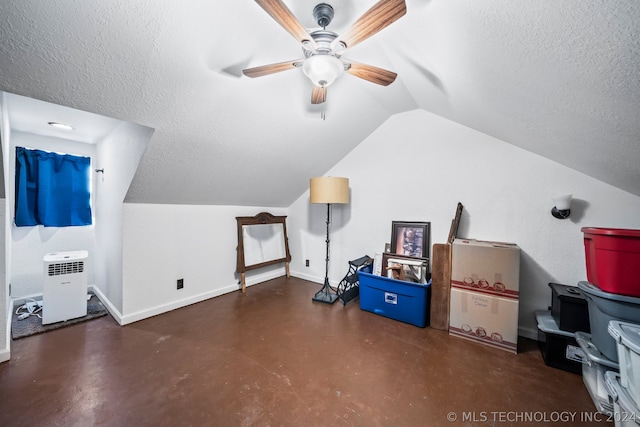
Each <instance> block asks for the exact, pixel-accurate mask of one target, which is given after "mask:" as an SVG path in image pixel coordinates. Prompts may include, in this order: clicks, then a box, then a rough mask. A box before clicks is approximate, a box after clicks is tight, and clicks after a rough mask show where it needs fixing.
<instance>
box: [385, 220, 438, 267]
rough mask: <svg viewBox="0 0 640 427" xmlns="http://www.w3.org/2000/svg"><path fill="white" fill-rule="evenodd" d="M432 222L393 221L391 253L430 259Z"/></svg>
mask: <svg viewBox="0 0 640 427" xmlns="http://www.w3.org/2000/svg"><path fill="white" fill-rule="evenodd" d="M430 243H431V223H430V222H406V221H392V223H391V253H394V254H397V255H404V256H408V257H415V258H429V249H430V246H431V245H430Z"/></svg>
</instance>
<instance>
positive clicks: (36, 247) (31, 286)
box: [5, 131, 96, 299]
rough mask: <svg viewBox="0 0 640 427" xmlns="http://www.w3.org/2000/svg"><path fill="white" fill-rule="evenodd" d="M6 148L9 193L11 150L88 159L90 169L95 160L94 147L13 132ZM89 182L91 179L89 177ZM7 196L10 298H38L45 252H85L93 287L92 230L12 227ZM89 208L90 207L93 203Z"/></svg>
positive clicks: (12, 176) (12, 171) (12, 174)
mask: <svg viewBox="0 0 640 427" xmlns="http://www.w3.org/2000/svg"><path fill="white" fill-rule="evenodd" d="M9 147H10V149H9V152H8V153H7V152H6V151H5V155H7V158H8V163H9V164H8V166H9V176H8V180H7V183H8V185H7V188H9V189H13V188H15V187H14V185H15V184H14V182H15V165H16V160H15V159H16V153H15V147H27V148H34V149H39V150H45V151H56V152H62V153H67V154H73V155H78V156H87V157H91V160H92V167H93V162H94V161H95V156H96V147H95V145H90V144H84V143H81V142H75V141H69V140H65V139H59V138H53V137H45V136H40V135H35V134H32V133H25V132H17V131H13V132H12V133H11V141H10V144H9ZM92 178H94V177H93V176H92ZM93 188H95V187H93ZM7 193H8V194H7V200H8V201H9V203H8V209H9V210H8V212H11V218H10V220H11V242H12V248H11V254H12V265H11V282H10V283H11V297H12V298H14V299H16V298H25V297H30V296H36V295H39V294H42V287H43V269H42V258H43V257H44V255H45V254H47V253H49V252H61V251H76V250H83V249H84V250H87V251H89V255H90V256H89V261H88V266H87V280H88V281H89V283H93V280H94V277H93V268H92V261H91V259H92V256H93V253H94V249H95V228H94V226H93V225H90V226H82V227H43V226H41V225H39V226H35V227H16V226H15V222H14V220H13V212H14V209H15V208H14V206H15V194H14V192H13V191H8V192H7ZM92 206H94V204H93V203H92ZM94 211H95V208H94Z"/></svg>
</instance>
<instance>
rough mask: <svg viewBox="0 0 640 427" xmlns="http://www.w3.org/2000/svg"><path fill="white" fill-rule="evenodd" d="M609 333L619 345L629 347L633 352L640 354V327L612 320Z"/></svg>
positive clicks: (608, 329)
mask: <svg viewBox="0 0 640 427" xmlns="http://www.w3.org/2000/svg"><path fill="white" fill-rule="evenodd" d="M607 331H609V335H611V336H612V337H613V339H614V340H616V342H617V343H620V344H622V345H624V346H625V347H629V348H630V349H631V350H632V351H633V352H635V353H638V354H640V325H637V324H635V323H627V322H621V321H619V320H610V321H609V327H608V328H607Z"/></svg>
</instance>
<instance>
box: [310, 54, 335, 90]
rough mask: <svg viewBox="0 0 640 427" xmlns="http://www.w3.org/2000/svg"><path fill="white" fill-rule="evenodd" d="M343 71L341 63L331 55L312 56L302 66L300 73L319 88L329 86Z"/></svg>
mask: <svg viewBox="0 0 640 427" xmlns="http://www.w3.org/2000/svg"><path fill="white" fill-rule="evenodd" d="M343 71H344V64H343V63H342V61H341V60H339V59H338V58H336V57H335V56H332V55H313V56H310V57H309V58H307V59H306V60H305V61H304V64H302V72H303V73H304V74H305V75H306V76H307V77H309V79H311V81H312V82H313V84H315V85H316V86H320V87H326V86H329V85H330V84H331V83H333V82H334V80H335V79H337V78H338V77H339V76H340V74H342V72H343Z"/></svg>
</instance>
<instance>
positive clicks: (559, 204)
mask: <svg viewBox="0 0 640 427" xmlns="http://www.w3.org/2000/svg"><path fill="white" fill-rule="evenodd" d="M572 197H573V195H572V194H566V195H564V196H558V197H554V198H553V202H554V203H555V204H556V209H558V210H560V211H564V210H567V209H570V208H571V198H572Z"/></svg>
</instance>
